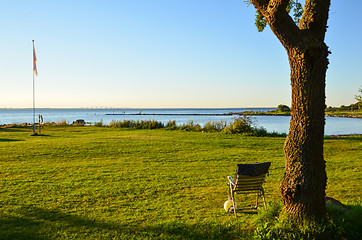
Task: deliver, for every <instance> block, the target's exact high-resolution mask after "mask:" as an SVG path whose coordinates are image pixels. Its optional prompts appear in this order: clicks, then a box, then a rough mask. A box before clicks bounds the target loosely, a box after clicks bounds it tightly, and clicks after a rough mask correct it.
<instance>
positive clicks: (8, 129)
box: [0, 127, 29, 132]
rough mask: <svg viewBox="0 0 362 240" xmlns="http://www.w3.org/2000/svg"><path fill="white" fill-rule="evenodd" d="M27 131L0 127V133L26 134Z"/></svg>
mask: <svg viewBox="0 0 362 240" xmlns="http://www.w3.org/2000/svg"><path fill="white" fill-rule="evenodd" d="M27 131H29V129H25V128H3V127H0V132H27Z"/></svg>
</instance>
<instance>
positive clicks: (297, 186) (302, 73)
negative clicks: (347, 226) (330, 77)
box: [280, 43, 328, 220]
mask: <svg viewBox="0 0 362 240" xmlns="http://www.w3.org/2000/svg"><path fill="white" fill-rule="evenodd" d="M308 45H309V44H308ZM287 52H288V57H289V63H290V68H291V86H292V106H291V121H290V128H289V134H288V137H287V139H286V142H285V145H284V153H285V156H286V164H285V169H286V172H285V175H284V179H283V181H282V183H281V186H280V190H281V195H282V199H283V202H284V208H283V211H284V212H286V213H288V215H289V216H290V217H291V218H296V219H302V218H304V217H308V218H314V219H315V220H320V219H322V218H324V217H325V216H326V206H325V200H324V199H325V188H326V183H327V175H326V171H325V161H324V158H323V136H324V124H325V119H324V115H325V114H324V110H325V77H326V71H327V67H328V59H327V56H328V48H327V46H326V45H325V44H324V43H322V44H321V45H319V46H318V47H313V46H310V45H309V46H308V48H306V49H304V50H302V49H301V48H298V47H293V48H287Z"/></svg>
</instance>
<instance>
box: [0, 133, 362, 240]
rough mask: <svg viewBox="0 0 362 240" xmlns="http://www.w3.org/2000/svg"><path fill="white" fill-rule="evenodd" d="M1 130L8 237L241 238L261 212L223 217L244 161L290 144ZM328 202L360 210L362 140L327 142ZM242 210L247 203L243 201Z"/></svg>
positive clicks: (2, 229) (220, 136)
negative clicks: (232, 182)
mask: <svg viewBox="0 0 362 240" xmlns="http://www.w3.org/2000/svg"><path fill="white" fill-rule="evenodd" d="M30 134H31V129H29V128H0V239H239V238H240V237H241V238H246V239H247V238H248V236H249V235H250V234H251V233H252V232H253V231H254V230H255V229H256V219H257V217H258V212H257V211H248V212H245V213H240V214H239V217H238V218H237V219H235V217H234V215H232V214H228V213H226V212H225V211H224V209H223V204H224V202H225V201H226V200H227V185H226V184H227V179H226V177H227V176H228V175H230V176H235V171H236V165H237V164H238V163H254V162H264V161H270V162H272V164H271V168H270V175H269V176H268V177H267V182H266V183H265V191H266V199H267V202H268V204H270V203H271V202H280V201H281V199H280V194H279V184H280V181H281V179H282V178H283V174H284V162H285V160H284V154H283V144H284V140H285V139H284V138H280V137H273V138H271V137H250V136H241V135H228V134H225V133H217V132H215V133H202V132H184V131H171V130H164V129H163V130H125V129H116V128H105V127H93V126H88V127H72V126H66V127H61V126H57V127H45V129H43V134H44V135H45V136H37V137H34V136H30ZM325 160H326V162H327V175H328V185H327V189H326V192H327V196H330V197H333V198H335V199H338V200H339V201H341V202H343V203H345V204H349V205H361V185H362V180H361V169H362V137H361V136H355V137H346V138H333V139H332V138H326V140H325ZM238 204H239V206H240V205H242V204H243V201H242V200H240V201H239V202H238Z"/></svg>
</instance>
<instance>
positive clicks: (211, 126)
mask: <svg viewBox="0 0 362 240" xmlns="http://www.w3.org/2000/svg"><path fill="white" fill-rule="evenodd" d="M226 126H227V125H226V122H225V121H223V120H221V121H220V122H215V121H213V122H207V123H205V126H204V127H203V128H202V130H203V131H205V132H213V131H218V132H219V131H222V130H223V129H224V128H225V127H226Z"/></svg>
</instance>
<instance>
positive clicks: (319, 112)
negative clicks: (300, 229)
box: [251, 0, 330, 220]
mask: <svg viewBox="0 0 362 240" xmlns="http://www.w3.org/2000/svg"><path fill="white" fill-rule="evenodd" d="M251 3H252V4H253V5H254V6H255V8H256V9H257V10H258V11H259V12H260V14H261V15H262V16H264V18H265V20H266V21H267V23H268V25H269V26H270V28H271V30H272V31H273V33H274V34H275V35H276V36H277V38H278V39H279V40H280V42H281V43H282V45H283V46H284V48H285V49H286V51H287V53H288V58H289V64H290V70H291V74H290V80H291V87H292V106H291V121H290V128H289V134H288V137H287V139H286V142H285V145H284V153H285V156H286V164H285V175H284V179H283V181H282V182H281V186H280V190H281V195H282V199H283V202H284V207H283V211H284V212H286V213H288V215H289V217H291V218H295V219H302V218H304V217H308V218H310V219H315V220H320V219H323V218H324V217H325V216H326V206H325V188H326V184H327V175H326V171H325V161H324V158H323V135H324V124H325V119H324V110H325V78H326V71H327V68H328V63H329V62H328V58H327V57H328V54H329V51H328V47H327V45H326V44H325V43H324V38H325V33H326V30H327V19H328V13H329V6H330V0H306V1H305V6H304V11H303V16H302V18H301V20H300V22H299V26H298V25H297V24H295V22H294V21H293V19H292V18H291V17H290V15H289V14H288V13H287V11H286V8H287V5H288V3H289V0H251Z"/></svg>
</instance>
